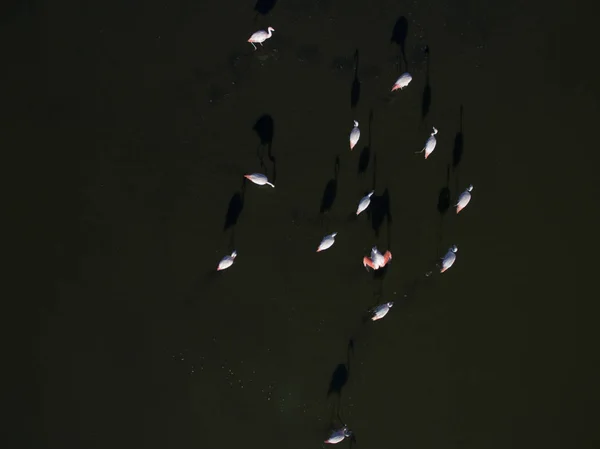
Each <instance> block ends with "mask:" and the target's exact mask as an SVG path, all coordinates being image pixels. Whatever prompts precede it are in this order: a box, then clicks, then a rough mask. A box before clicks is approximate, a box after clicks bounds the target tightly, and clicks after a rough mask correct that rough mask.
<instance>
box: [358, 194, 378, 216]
mask: <svg viewBox="0 0 600 449" xmlns="http://www.w3.org/2000/svg"><path fill="white" fill-rule="evenodd" d="M374 193H375V190H372V191H371V192H369V193H367V194H366V195H365V196H363V197H362V199H361V200H360V202H359V203H358V208H357V209H356V215H358V214H360V213H361V212H363V211H364V210H365V209H366V208H367V207H369V204H371V197H372V196H373V194H374Z"/></svg>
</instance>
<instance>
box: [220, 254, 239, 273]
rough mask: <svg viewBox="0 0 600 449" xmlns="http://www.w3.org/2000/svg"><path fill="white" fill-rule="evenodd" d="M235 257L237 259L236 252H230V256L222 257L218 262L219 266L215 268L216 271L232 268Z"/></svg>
mask: <svg viewBox="0 0 600 449" xmlns="http://www.w3.org/2000/svg"><path fill="white" fill-rule="evenodd" d="M236 257H237V252H236V251H234V252H232V253H231V255H230V256H225V257H223V258H222V259H221V262H219V265H218V266H217V271H221V270H226V269H227V268H229V267H230V266H232V265H233V262H234V260H235V258H236Z"/></svg>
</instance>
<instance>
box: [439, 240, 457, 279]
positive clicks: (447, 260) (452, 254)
mask: <svg viewBox="0 0 600 449" xmlns="http://www.w3.org/2000/svg"><path fill="white" fill-rule="evenodd" d="M457 251H458V248H457V247H456V245H452V246H451V247H450V249H449V250H448V252H447V253H446V255H445V256H444V258H443V259H442V266H441V267H440V273H443V272H444V271H446V270H447V269H448V268H450V267H451V266H452V265H453V264H454V262H455V261H456V252H457Z"/></svg>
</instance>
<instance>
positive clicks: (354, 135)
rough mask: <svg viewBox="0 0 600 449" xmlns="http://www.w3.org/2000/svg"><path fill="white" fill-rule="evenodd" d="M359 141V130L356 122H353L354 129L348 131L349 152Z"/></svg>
mask: <svg viewBox="0 0 600 449" xmlns="http://www.w3.org/2000/svg"><path fill="white" fill-rule="evenodd" d="M358 139H360V129H359V128H358V122H357V121H356V120H354V128H352V131H350V151H352V149H353V148H354V147H355V146H356V144H357V143H358Z"/></svg>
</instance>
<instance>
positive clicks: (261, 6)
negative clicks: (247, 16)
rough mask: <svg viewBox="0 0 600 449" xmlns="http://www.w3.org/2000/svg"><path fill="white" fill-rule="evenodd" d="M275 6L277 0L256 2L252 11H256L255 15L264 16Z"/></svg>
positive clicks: (258, 0)
mask: <svg viewBox="0 0 600 449" xmlns="http://www.w3.org/2000/svg"><path fill="white" fill-rule="evenodd" d="M276 4H277V0H257V1H256V4H255V5H254V11H256V13H257V14H261V15H263V16H266V15H267V14H269V13H270V12H271V10H272V9H273V8H275V5H276Z"/></svg>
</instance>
